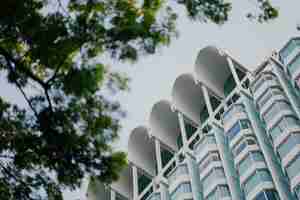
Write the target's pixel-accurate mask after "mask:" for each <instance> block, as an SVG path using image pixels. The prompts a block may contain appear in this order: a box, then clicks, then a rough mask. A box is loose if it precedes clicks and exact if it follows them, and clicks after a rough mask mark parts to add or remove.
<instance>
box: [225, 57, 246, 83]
mask: <svg viewBox="0 0 300 200" xmlns="http://www.w3.org/2000/svg"><path fill="white" fill-rule="evenodd" d="M226 60H227V62H228V65H229V68H230V71H231V73H232V76H233V79H234V80H235V83H236V85H237V87H238V88H239V89H242V86H241V82H240V80H239V77H238V75H237V73H236V71H235V67H234V64H233V62H232V60H231V58H230V57H229V56H227V55H226Z"/></svg>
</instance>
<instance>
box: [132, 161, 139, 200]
mask: <svg viewBox="0 0 300 200" xmlns="http://www.w3.org/2000/svg"><path fill="white" fill-rule="evenodd" d="M131 168H132V178H133V200H138V197H139V188H138V171H137V167H136V166H134V165H132V166H131Z"/></svg>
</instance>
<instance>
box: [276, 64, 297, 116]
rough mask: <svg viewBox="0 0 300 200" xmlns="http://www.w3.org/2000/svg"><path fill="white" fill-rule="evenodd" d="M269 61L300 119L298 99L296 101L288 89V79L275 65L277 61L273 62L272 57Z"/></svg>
mask: <svg viewBox="0 0 300 200" xmlns="http://www.w3.org/2000/svg"><path fill="white" fill-rule="evenodd" d="M271 62H272V64H273V65H274V67H273V68H274V72H275V75H276V76H277V78H278V81H279V83H280V85H281V86H282V88H283V90H284V92H285V94H286V96H287V97H288V99H289V100H290V102H291V105H292V107H293V109H294V111H295V112H296V114H297V116H298V118H299V119H300V104H299V101H298V99H297V97H296V96H295V95H293V94H292V91H291V90H290V89H289V86H288V84H289V83H288V80H287V79H286V78H285V77H284V76H285V74H284V73H282V72H281V70H280V68H279V66H277V65H278V63H277V62H275V61H274V60H273V59H271Z"/></svg>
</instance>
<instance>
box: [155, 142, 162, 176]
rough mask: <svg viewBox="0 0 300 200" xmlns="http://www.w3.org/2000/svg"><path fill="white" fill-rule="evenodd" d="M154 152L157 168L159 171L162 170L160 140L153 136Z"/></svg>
mask: <svg viewBox="0 0 300 200" xmlns="http://www.w3.org/2000/svg"><path fill="white" fill-rule="evenodd" d="M155 154H156V162H157V170H158V172H160V171H161V170H162V167H163V166H162V159H161V148H160V141H159V140H158V139H156V138H155Z"/></svg>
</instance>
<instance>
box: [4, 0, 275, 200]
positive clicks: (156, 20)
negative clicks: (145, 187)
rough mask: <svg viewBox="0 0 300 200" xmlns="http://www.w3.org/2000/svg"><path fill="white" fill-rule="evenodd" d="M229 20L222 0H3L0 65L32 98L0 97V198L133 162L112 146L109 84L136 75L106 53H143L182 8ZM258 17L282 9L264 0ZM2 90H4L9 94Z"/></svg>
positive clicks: (49, 192)
mask: <svg viewBox="0 0 300 200" xmlns="http://www.w3.org/2000/svg"><path fill="white" fill-rule="evenodd" d="M175 4H177V5H180V6H182V7H184V8H185V10H186V13H187V15H188V16H189V17H190V18H191V19H192V20H200V21H202V22H211V23H216V24H223V23H224V22H226V21H227V20H228V15H229V12H230V10H231V3H230V2H226V1H224V0H172V3H171V0H170V1H167V0H143V1H142V0H141V1H138V0H65V1H63V0H22V1H20V0H4V1H3V2H1V8H0V72H1V74H3V75H5V77H6V78H7V81H8V83H9V84H11V85H13V86H14V88H16V90H18V91H19V92H20V93H21V94H22V95H23V97H24V102H26V104H27V105H28V106H25V107H24V106H20V105H13V104H12V103H11V102H7V101H5V100H4V98H3V97H0V199H2V200H8V199H15V200H20V199H25V200H27V199H28V200H35V199H53V200H59V199H62V190H63V189H65V188H71V189H76V188H78V187H79V186H80V184H81V182H82V179H83V177H84V176H85V175H89V176H92V177H95V178H96V179H98V180H101V181H103V182H107V183H110V182H111V181H113V180H116V179H117V178H118V171H120V170H121V169H122V167H123V166H124V165H125V164H126V155H125V154H124V153H123V152H114V151H113V148H112V147H111V144H112V141H114V140H115V139H116V138H117V137H118V131H119V129H120V123H119V121H120V119H121V118H122V117H123V116H124V112H123V111H122V109H121V107H120V104H119V102H115V101H112V100H111V99H110V98H109V97H108V96H107V95H104V94H105V92H103V90H105V88H106V89H108V90H113V91H122V90H127V89H128V86H127V83H128V78H127V77H126V76H124V75H122V74H120V73H118V72H114V71H112V70H110V68H108V67H107V66H105V64H104V63H102V62H101V59H99V56H101V55H109V56H110V57H111V58H113V59H116V60H120V61H125V60H130V61H136V60H137V59H138V58H139V56H141V55H146V54H154V53H155V52H156V50H157V48H159V47H160V46H163V45H168V44H169V43H170V41H171V39H172V38H173V37H175V36H176V35H177V34H176V27H175V23H176V19H177V15H176V12H175V11H174V10H173V9H172V5H173V6H174V5H175ZM257 6H258V8H259V10H260V11H259V13H257V14H256V15H253V14H252V15H249V17H252V18H253V17H254V18H256V19H257V20H258V21H259V22H264V21H268V20H270V19H273V18H275V17H277V15H278V13H277V10H276V9H274V8H273V7H272V6H271V4H270V3H269V1H268V0H257ZM1 95H2V96H4V95H5V94H3V93H2V94H1Z"/></svg>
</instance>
